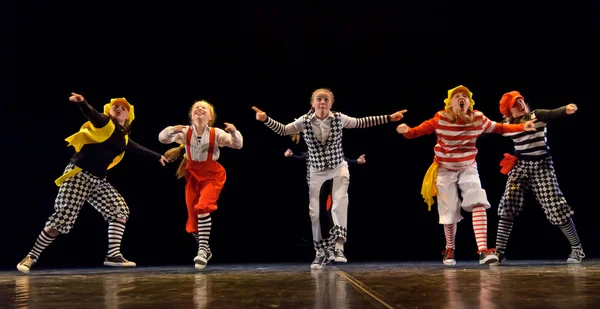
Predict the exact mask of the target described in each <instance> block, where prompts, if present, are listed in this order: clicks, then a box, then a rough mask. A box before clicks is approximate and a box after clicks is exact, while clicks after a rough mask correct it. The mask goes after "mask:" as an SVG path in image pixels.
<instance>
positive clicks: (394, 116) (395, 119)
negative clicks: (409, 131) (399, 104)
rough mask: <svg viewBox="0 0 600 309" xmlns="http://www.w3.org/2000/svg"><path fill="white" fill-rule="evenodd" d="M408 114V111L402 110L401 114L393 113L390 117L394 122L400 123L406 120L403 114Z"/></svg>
mask: <svg viewBox="0 0 600 309" xmlns="http://www.w3.org/2000/svg"><path fill="white" fill-rule="evenodd" d="M406 112H407V110H405V109H403V110H401V111H399V112H395V113H393V114H391V115H390V119H391V120H392V121H399V120H400V119H402V118H404V115H403V114H404V113H406Z"/></svg>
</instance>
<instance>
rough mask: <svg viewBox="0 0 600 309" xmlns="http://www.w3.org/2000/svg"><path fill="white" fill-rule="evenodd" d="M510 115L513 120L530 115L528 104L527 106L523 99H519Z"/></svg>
mask: <svg viewBox="0 0 600 309" xmlns="http://www.w3.org/2000/svg"><path fill="white" fill-rule="evenodd" d="M510 113H511V114H512V116H513V118H519V117H522V116H524V115H525V114H527V113H529V108H528V107H527V104H525V100H523V98H518V99H517V100H516V101H515V104H514V105H513V107H512V108H511V109H510Z"/></svg>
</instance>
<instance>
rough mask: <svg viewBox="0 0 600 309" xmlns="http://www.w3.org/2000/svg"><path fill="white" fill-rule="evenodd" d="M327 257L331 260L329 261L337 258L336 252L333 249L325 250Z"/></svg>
mask: <svg viewBox="0 0 600 309" xmlns="http://www.w3.org/2000/svg"><path fill="white" fill-rule="evenodd" d="M325 257H326V259H327V261H329V262H331V261H333V260H335V254H334V253H333V250H327V251H325Z"/></svg>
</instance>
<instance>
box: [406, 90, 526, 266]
mask: <svg viewBox="0 0 600 309" xmlns="http://www.w3.org/2000/svg"><path fill="white" fill-rule="evenodd" d="M444 102H445V103H446V106H445V108H444V110H443V111H440V112H437V113H436V114H435V117H434V118H432V119H430V120H427V121H425V122H423V123H422V124H421V125H419V126H417V127H415V128H409V127H408V126H407V125H406V124H401V125H399V126H398V128H397V129H396V130H397V131H398V133H400V134H403V135H404V137H406V138H416V137H419V136H423V135H425V134H431V133H434V132H435V134H436V135H437V144H436V145H435V147H434V153H435V156H434V161H433V164H432V165H431V167H430V168H429V170H428V171H427V173H426V175H425V178H424V180H423V187H422V190H421V194H422V195H423V197H424V199H425V202H426V203H427V204H428V205H429V207H430V208H431V205H433V197H434V196H437V202H438V207H437V208H438V214H439V217H440V221H439V223H440V224H443V225H444V234H445V236H446V249H445V250H444V252H443V253H442V254H443V255H444V258H443V262H444V264H445V265H455V264H456V260H455V258H454V249H455V247H454V240H455V238H456V229H457V227H456V224H457V223H458V222H460V221H461V220H462V219H463V217H462V216H461V214H460V210H461V208H462V209H464V210H465V211H468V212H472V213H473V230H474V231H475V240H476V241H477V247H478V251H477V253H478V254H479V263H480V264H491V263H495V262H496V261H497V260H498V258H497V257H496V255H495V254H494V253H493V252H494V249H488V247H487V214H486V209H488V208H490V203H489V202H488V200H487V195H486V192H485V190H483V189H482V188H481V181H480V179H479V172H478V170H477V162H476V161H475V157H476V156H477V147H476V141H477V138H478V137H479V136H480V135H481V134H482V133H498V134H503V133H507V132H522V131H523V130H524V129H526V130H535V128H534V127H533V122H528V123H526V124H520V125H503V124H500V123H496V122H494V121H491V120H489V119H488V118H487V117H486V116H484V115H483V113H481V112H479V111H476V110H473V105H475V101H473V94H472V93H471V91H469V89H467V87H464V86H458V87H456V88H453V89H450V90H448V98H446V99H445V100H444ZM459 190H460V196H461V197H462V200H461V199H460V198H459V193H458V191H459Z"/></svg>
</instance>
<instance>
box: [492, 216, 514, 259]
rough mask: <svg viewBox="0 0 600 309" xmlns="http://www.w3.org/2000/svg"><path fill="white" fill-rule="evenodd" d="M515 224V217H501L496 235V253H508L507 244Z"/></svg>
mask: <svg viewBox="0 0 600 309" xmlns="http://www.w3.org/2000/svg"><path fill="white" fill-rule="evenodd" d="M513 224H514V218H513V217H504V216H503V217H500V221H499V222H498V233H496V251H498V252H500V253H506V244H507V243H508V238H509V237H510V231H512V227H513Z"/></svg>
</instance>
